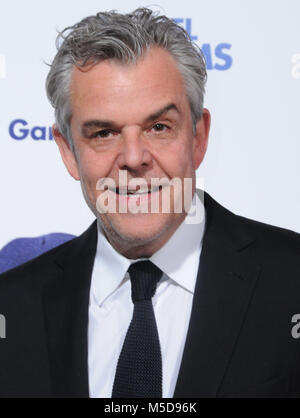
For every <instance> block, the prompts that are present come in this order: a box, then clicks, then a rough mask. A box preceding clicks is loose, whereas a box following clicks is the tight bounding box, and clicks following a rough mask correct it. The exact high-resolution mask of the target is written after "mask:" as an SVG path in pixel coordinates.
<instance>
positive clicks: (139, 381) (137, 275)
mask: <svg viewBox="0 0 300 418" xmlns="http://www.w3.org/2000/svg"><path fill="white" fill-rule="evenodd" d="M128 272H129V275H130V280H131V298H132V301H133V303H134V310H133V316H132V320H131V323H130V325H129V328H128V331H127V334H126V337H125V340H124V344H123V347H122V350H121V354H120V357H119V360H118V364H117V369H116V374H115V380H114V385H113V390H112V398H161V397H162V359H161V351H160V344H159V336H158V331H157V325H156V321H155V316H154V310H153V305H152V300H151V299H152V297H153V296H154V294H155V291H156V285H157V283H158V281H159V280H160V278H161V277H162V274H163V273H162V271H161V270H160V269H159V268H158V267H156V266H155V265H154V264H153V263H152V262H151V261H149V260H145V261H138V262H137V263H134V264H131V266H130V267H129V269H128Z"/></svg>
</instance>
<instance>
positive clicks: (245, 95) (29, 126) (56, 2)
mask: <svg viewBox="0 0 300 418" xmlns="http://www.w3.org/2000/svg"><path fill="white" fill-rule="evenodd" d="M159 5H160V6H161V9H162V10H163V11H164V12H165V14H167V15H168V16H169V17H172V18H174V19H179V21H180V22H181V23H180V24H182V25H183V26H185V27H186V28H188V30H189V31H190V35H191V36H193V37H194V38H195V41H196V42H197V43H199V45H200V46H201V47H203V49H204V50H205V53H206V57H207V62H208V66H209V67H210V68H209V70H208V84H207V94H206V99H205V106H206V107H208V108H209V109H210V111H211V113H212V128H211V134H210V144H209V149H208V153H207V155H206V159H205V162H204V163H203V165H202V167H201V168H200V170H199V173H198V174H199V176H203V177H204V181H205V189H206V190H207V191H208V192H209V193H210V194H211V195H212V196H213V197H214V198H216V199H217V200H218V201H219V202H220V203H221V204H223V205H225V206H226V207H228V208H229V209H230V210H232V211H234V212H236V213H239V214H241V215H243V216H246V217H250V218H254V219H257V220H260V221H263V222H266V223H270V224H274V225H279V226H282V227H286V228H289V229H293V230H295V231H298V232H300V217H299V213H300V194H299V188H298V181H299V177H300V176H299V174H300V167H299V155H300V141H299V121H300V117H299V111H300V29H299V28H300V26H299V17H300V1H299V0H263V1H262V0H243V1H240V0H209V1H208V0H207V1H202V0H201V1H195V0H194V1H191V0H185V1H184V2H183V1H178V0H176V1H174V0H160V1H159ZM139 6H149V3H148V2H143V0H139V1H135V0H127V1H126V2H123V1H122V0H109V1H107V0H102V1H99V0H85V1H84V2H74V1H71V0H51V1H43V2H41V1H38V0H26V1H23V0H19V1H18V0H9V1H8V0H6V1H5V0H1V6H0V7H1V13H0V106H1V112H0V184H1V212H0V213H1V218H0V247H1V246H2V245H4V244H5V243H6V242H8V241H9V240H11V239H13V238H15V237H21V236H22V237H24V236H37V235H40V234H45V233H49V232H68V233H73V234H79V233H81V232H82V231H83V230H84V229H85V228H86V227H87V226H88V225H89V223H90V222H91V221H92V220H93V215H92V214H91V213H90V211H89V209H88V208H87V206H86V204H85V202H84V200H83V197H82V194H81V190H80V185H79V183H77V182H75V181H74V180H73V179H72V178H71V177H69V175H68V173H67V172H66V170H65V168H64V166H63V164H62V162H61V160H60V157H59V154H58V150H57V147H56V145H55V143H54V141H52V140H50V139H49V132H48V127H49V126H51V125H52V123H53V110H52V108H51V106H50V104H49V103H48V102H47V99H46V95H45V89H44V83H45V78H46V75H47V71H48V68H47V66H46V65H45V63H44V62H45V61H46V62H50V61H51V60H52V58H53V57H54V54H55V45H54V41H55V37H56V30H57V29H63V28H64V27H66V26H68V25H71V24H73V23H75V22H77V21H79V20H80V19H81V18H83V17H85V16H87V15H90V14H94V13H96V12H98V11H105V10H111V9H117V10H119V11H132V10H133V9H135V8H136V7H139ZM154 8H158V7H157V6H155V7H154ZM196 38H197V39H196ZM16 120H21V121H22V122H18V123H16V122H15V123H13V122H14V121H16ZM36 126H38V127H46V128H47V129H46V128H43V129H34V127H36ZM45 130H46V133H45V132H44V131H45ZM26 135H27V136H26ZM22 137H24V139H21V138H22ZM34 137H35V138H41V137H42V138H43V137H44V138H45V139H39V140H38V139H34ZM17 138H19V139H17Z"/></svg>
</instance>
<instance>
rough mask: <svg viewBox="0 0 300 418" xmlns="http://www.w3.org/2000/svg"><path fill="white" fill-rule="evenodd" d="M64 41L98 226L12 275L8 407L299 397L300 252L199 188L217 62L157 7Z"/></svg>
mask: <svg viewBox="0 0 300 418" xmlns="http://www.w3.org/2000/svg"><path fill="white" fill-rule="evenodd" d="M60 40H62V41H63V42H62V43H61V44H60V45H59V49H58V53H57V55H56V57H55V59H54V61H53V63H52V66H51V69H50V73H49V75H48V79H47V93H48V97H49V99H50V101H51V103H52V104H53V106H54V108H55V115H56V124H55V125H54V127H53V133H54V137H55V140H56V143H57V145H58V147H59V150H60V153H61V156H62V158H63V161H64V163H65V165H66V168H67V170H68V171H69V173H70V174H71V176H72V177H73V178H74V179H76V180H79V181H80V183H81V187H82V190H83V194H84V197H85V199H86V202H87V204H88V205H89V207H90V209H91V210H92V211H93V213H94V214H95V216H96V218H97V222H94V223H93V224H92V225H91V226H90V228H89V229H88V230H87V231H86V232H85V233H84V234H82V235H81V236H80V237H78V238H75V239H74V240H71V241H69V242H68V243H65V244H63V245H61V246H60V247H58V248H56V249H54V250H51V251H50V252H47V253H46V254H44V255H42V256H40V257H39V258H37V259H35V260H33V261H32V262H29V263H27V264H25V265H24V266H20V267H18V268H16V269H14V270H11V271H10V272H7V273H6V274H4V275H2V276H1V280H0V311H1V314H2V315H3V316H4V317H5V319H6V328H7V335H6V339H2V340H0V362H1V374H0V393H1V395H2V396H55V397H60V396H72V397H87V396H90V397H110V396H112V397H205V396H209V397H215V396H221V397H226V396H232V397H235V396H297V395H299V394H300V370H299V368H300V347H299V344H300V343H299V340H298V338H297V336H298V333H297V323H295V322H296V320H297V314H298V313H299V310H300V296H299V294H300V293H299V288H300V286H299V277H300V276H299V273H300V262H299V256H298V254H299V251H300V239H299V236H298V235H297V234H296V233H293V232H290V231H286V230H282V229H279V228H275V227H271V226H267V225H263V224H260V223H257V222H255V221H251V220H248V219H244V218H241V217H239V216H236V215H234V214H232V213H231V212H229V211H228V210H226V209H225V208H223V207H221V206H220V205H219V204H218V203H217V202H215V201H214V200H213V199H212V198H211V197H210V196H209V195H208V194H205V195H204V198H203V194H202V193H201V192H200V191H198V192H196V191H195V171H196V169H197V168H198V167H199V165H200V164H201V162H202V160H203V158H204V155H205V152H206V148H207V141H208V133H209V126H210V115H209V112H208V110H207V109H204V108H203V93H204V84H205V79H206V72H205V65H204V61H203V59H202V55H201V53H200V52H199V51H198V49H197V48H196V47H195V46H194V45H193V44H192V43H191V41H190V40H189V38H188V36H187V34H186V33H185V32H184V30H183V29H181V28H180V27H179V26H177V25H176V24H174V23H173V22H172V21H171V20H169V19H167V18H166V17H164V16H156V15H155V14H153V13H152V12H151V11H150V10H148V9H138V10H136V11H135V12H133V13H132V14H129V15H121V14H118V13H99V14H98V15H96V16H91V17H89V18H86V19H84V20H82V21H81V22H79V23H78V24H76V25H74V26H72V27H71V28H67V29H66V30H65V31H64V32H62V34H61V35H60ZM125 174H126V179H127V183H126V182H125V186H126V187H125V186H124V184H123V179H124V175H125ZM122 176H123V177H122ZM157 178H158V179H164V180H163V181H162V184H160V185H159V187H157V186H153V184H152V180H153V179H157ZM174 179H177V183H176V184H181V185H182V186H183V193H182V194H181V193H180V190H179V189H178V188H177V187H175V185H176V184H175V182H174V183H172V181H173V180H174ZM142 180H143V181H144V184H143V182H142ZM135 181H137V183H134V182H135ZM135 184H138V185H139V188H138V187H136V186H134V185H135ZM104 185H105V187H104ZM124 187H125V188H124ZM124 190H125V191H124ZM165 191H169V197H170V200H169V210H164V203H165V201H164V199H163V196H164V193H165ZM181 191H182V190H181ZM166 195H167V194H166ZM189 196H190V198H188V197H189ZM103 197H105V199H104V198H103ZM155 199H156V202H158V210H151V209H152V203H153V202H154V201H155ZM183 202H185V203H186V202H187V204H186V205H185V207H184V208H183V205H182V204H183ZM199 202H200V206H199ZM197 203H198V206H197ZM203 203H204V207H205V214H204V216H199V217H198V222H195V223H192V222H188V216H190V213H191V212H190V210H191V209H192V208H195V207H196V208H197V207H198V208H199V207H200V209H201V208H202V209H203ZM180 204H181V210H178V208H179V209H180ZM124 209H125V210H124ZM149 209H150V210H149ZM156 209H157V208H156ZM200 212H201V210H200ZM201 213H202V212H201ZM201 213H200V215H201ZM295 315H296V316H295Z"/></svg>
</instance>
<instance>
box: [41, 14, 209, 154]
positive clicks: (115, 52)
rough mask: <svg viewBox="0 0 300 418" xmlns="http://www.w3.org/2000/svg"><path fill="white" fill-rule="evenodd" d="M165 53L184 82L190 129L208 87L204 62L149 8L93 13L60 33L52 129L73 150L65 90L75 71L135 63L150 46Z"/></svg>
mask: <svg viewBox="0 0 300 418" xmlns="http://www.w3.org/2000/svg"><path fill="white" fill-rule="evenodd" d="M154 46H158V47H161V48H164V49H165V50H166V51H168V52H169V53H170V54H171V55H172V56H173V58H174V59H175V62H176V63H177V67H178V69H179V71H180V73H181V76H182V77H183V81H184V85H185V89H186V94H187V98H188V101H189V105H190V109H191V116H192V122H193V129H194V131H195V127H196V123H197V121H198V120H199V119H201V117H202V112H203V97H204V91H205V83H206V77H207V74H206V67H205V61H204V58H203V55H202V52H201V50H200V48H199V47H198V46H197V45H196V44H194V43H193V42H192V41H191V39H190V38H189V35H188V34H187V32H186V31H185V30H184V29H183V28H182V27H180V26H179V25H177V24H176V23H175V22H174V21H173V20H171V19H169V18H167V17H166V16H162V15H159V14H158V13H155V12H153V11H152V10H150V9H147V8H139V9H136V10H135V11H134V12H132V13H130V14H120V13H117V12H116V11H111V12H103V13H97V14H96V15H95V16H89V17H87V18H85V19H83V20H81V21H80V22H79V23H76V24H75V25H74V26H70V27H67V28H66V29H64V30H63V31H62V32H60V33H59V34H58V36H57V39H56V47H57V49H58V52H57V54H56V56H55V58H54V60H53V62H52V65H51V68H50V71H49V74H48V76H47V80H46V90H47V96H48V99H49V101H50V102H51V104H52V106H53V107H54V109H55V121H56V126H57V128H58V130H59V131H60V133H61V134H62V135H63V136H64V137H65V138H67V140H68V141H69V143H70V145H71V146H72V148H73V145H72V136H71V131H70V121H71V116H72V113H71V108H70V103H69V87H70V82H71V75H72V70H73V68H74V66H77V67H84V66H85V65H87V64H94V63H97V62H99V61H103V60H106V59H116V60H119V61H122V62H126V63H135V62H136V61H137V59H139V58H140V57H142V56H143V54H144V53H145V51H147V50H148V49H150V48H151V47H154Z"/></svg>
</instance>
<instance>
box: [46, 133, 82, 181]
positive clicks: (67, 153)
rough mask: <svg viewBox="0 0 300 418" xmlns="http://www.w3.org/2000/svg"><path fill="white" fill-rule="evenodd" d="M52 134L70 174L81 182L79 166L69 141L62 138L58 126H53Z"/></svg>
mask: <svg viewBox="0 0 300 418" xmlns="http://www.w3.org/2000/svg"><path fill="white" fill-rule="evenodd" d="M52 133H53V137H54V139H55V142H56V144H57V146H58V148H59V152H60V155H61V158H62V160H63V162H64V164H65V166H66V168H67V170H68V172H69V174H70V175H71V176H72V177H73V178H74V179H75V180H80V176H79V171H78V164H77V160H76V156H75V153H74V151H73V150H72V149H71V147H70V144H69V142H68V140H67V139H66V138H65V137H63V136H62V134H61V133H60V131H59V130H58V129H57V127H56V125H53V126H52Z"/></svg>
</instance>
